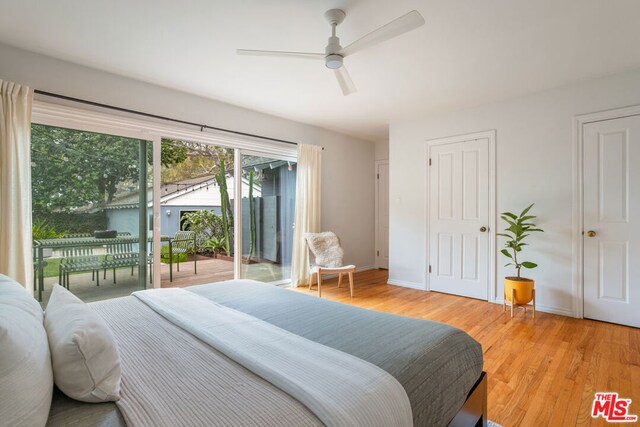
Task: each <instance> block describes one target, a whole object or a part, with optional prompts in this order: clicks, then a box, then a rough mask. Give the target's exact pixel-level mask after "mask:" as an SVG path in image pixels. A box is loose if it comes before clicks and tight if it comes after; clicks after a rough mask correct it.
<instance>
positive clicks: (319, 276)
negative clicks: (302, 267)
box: [318, 271, 322, 298]
mask: <svg viewBox="0 0 640 427" xmlns="http://www.w3.org/2000/svg"><path fill="white" fill-rule="evenodd" d="M318 298H322V273H320V272H319V271H318Z"/></svg>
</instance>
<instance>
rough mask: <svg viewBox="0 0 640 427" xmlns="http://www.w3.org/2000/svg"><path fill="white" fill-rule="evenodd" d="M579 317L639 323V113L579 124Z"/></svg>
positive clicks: (638, 324) (627, 323)
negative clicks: (581, 214) (581, 264)
mask: <svg viewBox="0 0 640 427" xmlns="http://www.w3.org/2000/svg"><path fill="white" fill-rule="evenodd" d="M583 153H584V157H583V170H584V172H583V201H584V232H583V245H584V246H583V247H584V317H586V318H589V319H596V320H603V321H605V322H612V323H619V324H623V325H629V326H635V327H640V314H638V311H639V309H640V264H639V263H638V262H637V261H638V260H639V259H640V116H631V117H624V118H619V119H613V120H604V121H598V122H593V123H587V124H585V125H584V127H583Z"/></svg>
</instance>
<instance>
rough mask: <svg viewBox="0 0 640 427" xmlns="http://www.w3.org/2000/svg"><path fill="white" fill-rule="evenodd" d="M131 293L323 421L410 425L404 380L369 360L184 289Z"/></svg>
mask: <svg viewBox="0 0 640 427" xmlns="http://www.w3.org/2000/svg"><path fill="white" fill-rule="evenodd" d="M133 295H134V296H135V297H137V298H138V299H139V300H141V301H143V302H144V303H145V304H146V305H147V306H149V307H150V308H152V309H153V310H154V311H155V312H156V313H158V314H160V315H161V316H162V317H164V318H165V319H167V320H169V321H170V322H171V323H173V324H175V325H177V326H179V327H181V328H182V329H184V330H186V331H188V332H190V333H191V334H193V335H194V336H195V337H197V338H199V339H201V340H202V341H204V342H206V343H207V344H209V345H211V346H212V347H213V348H215V349H217V350H219V351H220V352H222V353H224V354H225V355H226V356H227V357H229V358H230V359H232V360H234V361H235V362H238V363H239V364H241V365H242V366H244V367H245V368H247V369H249V370H250V371H252V372H254V373H255V374H257V375H258V376H260V377H261V378H263V379H265V380H267V381H269V382H270V383H271V384H273V385H275V386H276V387H278V388H279V389H281V390H283V391H285V392H287V393H288V394H289V395H291V396H293V397H294V398H296V399H297V400H298V401H300V402H301V403H303V404H304V405H305V406H306V407H307V408H309V409H310V410H311V411H312V412H313V413H314V414H315V415H316V416H317V417H318V418H319V419H320V420H321V421H322V422H323V423H324V424H325V425H327V426H371V427H376V426H380V427H386V426H397V427H403V426H407V427H408V426H412V425H413V419H412V414H411V404H410V402H409V398H408V397H407V394H406V392H405V391H404V389H403V388H402V385H400V383H398V381H397V380H396V379H395V378H394V377H392V376H391V375H389V374H388V373H387V372H385V371H384V370H382V369H380V368H378V367H377V366H375V365H373V364H371V363H368V362H365V361H363V360H361V359H359V358H357V357H354V356H352V355H349V354H347V353H344V352H341V351H339V350H335V349H333V348H331V347H327V346H324V345H322V344H318V343H316V342H314V341H311V340H308V339H306V338H302V337H300V336H298V335H295V334H292V333H290V332H287V331H285V330H283V329H281V328H278V327H276V326H273V325H271V324H270V323H267V322H265V321H263V320H260V319H257V318H255V317H253V316H250V315H248V314H245V313H242V312H239V311H237V310H234V309H231V308H228V307H225V306H223V305H220V304H218V303H215V302H213V301H211V300H209V299H207V298H204V297H202V296H199V295H196V294H194V293H191V292H187V291H185V290H182V289H175V288H174V289H156V290H149V291H141V292H134V293H133ZM151 409H154V408H151ZM125 416H128V414H126V413H125ZM128 418H132V417H128Z"/></svg>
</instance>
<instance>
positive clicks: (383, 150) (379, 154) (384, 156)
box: [375, 140, 389, 160]
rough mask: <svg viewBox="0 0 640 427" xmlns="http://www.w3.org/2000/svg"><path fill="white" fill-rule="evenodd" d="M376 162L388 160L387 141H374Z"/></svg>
mask: <svg viewBox="0 0 640 427" xmlns="http://www.w3.org/2000/svg"><path fill="white" fill-rule="evenodd" d="M375 158H376V160H389V141H388V140H384V141H376V143H375Z"/></svg>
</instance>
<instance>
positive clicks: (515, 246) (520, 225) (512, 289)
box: [498, 204, 543, 315]
mask: <svg viewBox="0 0 640 427" xmlns="http://www.w3.org/2000/svg"><path fill="white" fill-rule="evenodd" d="M532 207H533V204H531V205H530V206H529V207H527V208H526V209H525V210H523V211H522V213H520V215H516V214H514V213H512V212H504V213H502V214H501V215H500V217H501V218H502V220H503V221H505V222H506V223H507V225H508V227H507V228H506V229H505V230H504V231H505V232H504V233H498V235H499V236H502V237H506V238H507V241H506V243H505V248H504V249H502V251H501V252H502V254H503V255H504V256H506V257H507V258H509V260H510V262H508V263H507V264H505V267H507V266H513V267H515V269H516V275H515V276H508V277H505V279H504V297H505V303H506V301H510V302H511V307H512V310H511V312H512V315H513V306H514V305H526V304H528V303H530V302H531V301H532V300H534V298H535V290H534V285H535V282H534V280H533V279H529V278H527V277H522V276H521V275H520V270H521V269H522V267H524V268H526V269H532V268H536V267H537V266H538V264H536V263H534V262H531V261H523V260H522V254H521V252H522V249H523V247H524V246H528V243H525V239H526V238H527V237H529V236H530V235H531V233H537V232H543V230H541V229H540V228H538V227H537V226H536V224H534V223H533V222H532V221H533V220H534V219H535V218H536V217H535V216H534V215H528V213H529V211H530V210H531V208H532ZM534 307H535V300H534ZM534 315H535V308H534Z"/></svg>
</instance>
